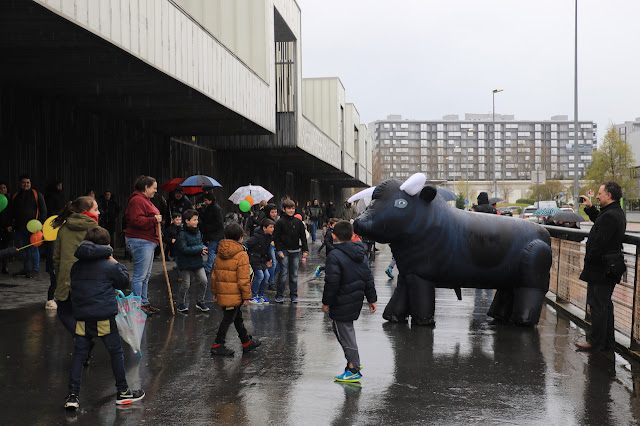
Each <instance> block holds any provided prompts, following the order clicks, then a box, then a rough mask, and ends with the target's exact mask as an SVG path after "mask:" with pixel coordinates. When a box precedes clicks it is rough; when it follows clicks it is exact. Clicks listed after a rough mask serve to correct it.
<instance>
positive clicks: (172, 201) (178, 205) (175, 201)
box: [168, 187, 193, 217]
mask: <svg viewBox="0 0 640 426" xmlns="http://www.w3.org/2000/svg"><path fill="white" fill-rule="evenodd" d="M168 206H169V217H171V214H172V213H180V214H182V213H184V212H186V211H187V210H189V209H192V208H193V204H191V201H189V199H188V198H187V197H185V196H184V193H183V191H182V188H181V187H177V188H176V189H175V191H173V197H170V198H169V203H168Z"/></svg>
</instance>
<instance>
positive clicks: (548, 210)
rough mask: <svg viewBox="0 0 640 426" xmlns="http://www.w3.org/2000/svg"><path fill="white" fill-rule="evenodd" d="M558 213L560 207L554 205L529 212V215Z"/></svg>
mask: <svg viewBox="0 0 640 426" xmlns="http://www.w3.org/2000/svg"><path fill="white" fill-rule="evenodd" d="M558 213H560V209H558V208H555V207H543V208H541V209H538V210H536V211H535V212H533V213H531V216H553V215H556V214H558Z"/></svg>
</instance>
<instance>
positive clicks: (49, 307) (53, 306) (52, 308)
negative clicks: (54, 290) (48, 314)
mask: <svg viewBox="0 0 640 426" xmlns="http://www.w3.org/2000/svg"><path fill="white" fill-rule="evenodd" d="M44 308H45V309H46V310H48V311H55V310H56V309H58V304H57V303H56V301H55V300H53V299H52V300H47V303H45V304H44Z"/></svg>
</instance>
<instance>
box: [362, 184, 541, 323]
mask: <svg viewBox="0 0 640 426" xmlns="http://www.w3.org/2000/svg"><path fill="white" fill-rule="evenodd" d="M425 182H426V177H425V176H424V175H423V174H422V173H417V174H415V175H413V176H411V177H410V178H409V179H407V181H406V182H404V183H402V182H400V181H398V180H386V181H384V182H382V183H381V184H379V185H378V186H377V187H375V188H369V189H367V190H365V191H362V192H361V193H359V194H356V195H354V196H353V197H352V198H351V201H353V200H357V199H360V198H363V197H365V196H371V197H372V200H371V203H370V204H369V206H368V207H367V209H366V210H365V211H364V212H363V213H362V215H361V216H360V217H358V218H357V219H356V220H355V222H354V224H353V225H354V230H355V232H356V233H357V234H358V235H361V236H365V237H368V238H371V239H373V240H375V241H377V242H381V243H389V244H390V246H391V251H392V253H393V256H394V257H395V259H396V262H397V266H398V270H399V271H400V274H399V276H398V285H397V287H396V290H395V292H394V294H393V296H392V297H391V300H390V301H389V304H388V305H387V307H386V309H385V311H384V314H383V317H384V318H385V319H386V320H389V321H406V320H407V317H408V316H409V315H410V316H411V317H412V322H413V323H414V324H422V325H432V324H434V320H433V315H434V311H435V288H436V287H439V288H453V289H455V290H456V293H457V295H458V298H460V288H461V287H470V288H484V289H493V288H495V289H497V292H496V295H495V297H494V299H493V302H492V304H491V307H490V309H489V312H488V315H489V316H491V317H493V318H495V319H498V320H505V321H512V322H514V323H516V324H521V325H535V324H537V323H538V320H539V319H540V310H541V309H542V302H543V299H544V296H545V294H546V292H547V290H548V289H549V270H550V267H551V247H550V245H551V238H550V236H549V233H548V232H547V230H546V229H544V228H543V227H541V226H538V225H536V224H534V223H531V222H529V221H526V220H522V219H514V218H512V217H506V216H498V215H492V214H486V213H475V212H467V211H462V210H459V209H456V208H452V207H451V206H449V205H448V204H446V202H445V201H444V199H443V198H442V196H440V195H438V193H437V190H436V188H435V187H433V186H424V184H425ZM371 193H372V195H370V194H371Z"/></svg>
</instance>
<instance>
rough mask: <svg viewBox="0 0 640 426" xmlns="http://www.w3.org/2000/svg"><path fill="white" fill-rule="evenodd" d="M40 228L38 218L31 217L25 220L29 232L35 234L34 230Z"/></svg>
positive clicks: (36, 230) (40, 224) (39, 229)
mask: <svg viewBox="0 0 640 426" xmlns="http://www.w3.org/2000/svg"><path fill="white" fill-rule="evenodd" d="M41 230H42V223H40V221H39V220H37V219H31V220H30V221H29V222H27V231H29V232H31V233H32V234H35V233H36V232H38V231H41Z"/></svg>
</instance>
